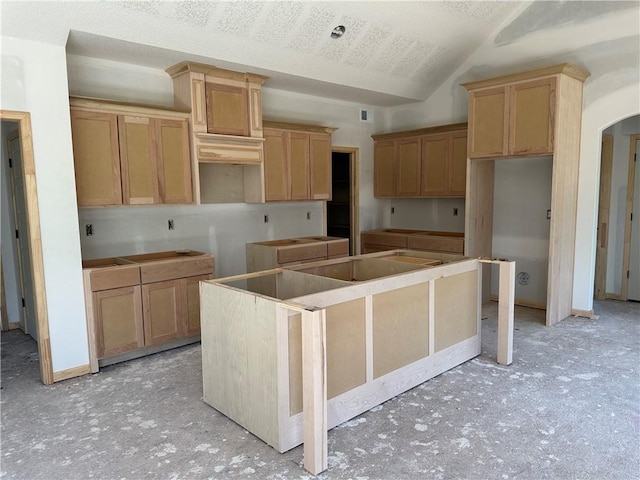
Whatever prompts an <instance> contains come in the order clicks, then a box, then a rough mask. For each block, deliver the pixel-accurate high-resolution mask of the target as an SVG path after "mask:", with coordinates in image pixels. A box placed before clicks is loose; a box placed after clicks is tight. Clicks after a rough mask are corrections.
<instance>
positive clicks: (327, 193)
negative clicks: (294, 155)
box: [309, 133, 331, 200]
mask: <svg viewBox="0 0 640 480" xmlns="http://www.w3.org/2000/svg"><path fill="white" fill-rule="evenodd" d="M309 163H310V167H309V168H310V170H311V178H310V181H311V185H310V194H311V200H329V199H331V135H327V134H316V133H312V134H310V135H309Z"/></svg>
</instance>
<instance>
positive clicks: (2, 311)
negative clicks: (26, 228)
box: [0, 253, 9, 332]
mask: <svg viewBox="0 0 640 480" xmlns="http://www.w3.org/2000/svg"><path fill="white" fill-rule="evenodd" d="M2 272H3V268H2V253H0V290H2V293H1V294H0V295H1V296H0V315H2V331H3V332H4V331H7V330H9V319H8V318H7V299H6V296H5V294H4V276H3V273H2Z"/></svg>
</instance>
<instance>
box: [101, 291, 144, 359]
mask: <svg viewBox="0 0 640 480" xmlns="http://www.w3.org/2000/svg"><path fill="white" fill-rule="evenodd" d="M93 306H94V318H95V326H96V344H97V350H98V351H97V354H98V358H104V357H109V356H111V355H117V354H119V353H123V352H128V351H129V350H134V349H136V348H142V347H143V346H144V344H145V343H144V330H143V324H142V302H141V297H140V286H139V285H136V286H133V287H123V288H114V289H110V290H103V291H100V292H95V293H93Z"/></svg>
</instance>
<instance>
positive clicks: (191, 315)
mask: <svg viewBox="0 0 640 480" xmlns="http://www.w3.org/2000/svg"><path fill="white" fill-rule="evenodd" d="M211 278H213V275H203V276H200V277H190V278H185V279H184V281H185V283H186V297H185V301H186V308H185V315H184V319H185V323H184V325H183V328H184V336H186V337H191V336H194V335H200V281H201V280H210V279H211Z"/></svg>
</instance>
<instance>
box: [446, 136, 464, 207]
mask: <svg viewBox="0 0 640 480" xmlns="http://www.w3.org/2000/svg"><path fill="white" fill-rule="evenodd" d="M449 142H450V151H451V155H450V157H449V161H450V163H449V195H450V196H452V197H454V196H456V197H464V196H465V195H466V192H467V132H460V133H452V134H451V139H450V141H449Z"/></svg>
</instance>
